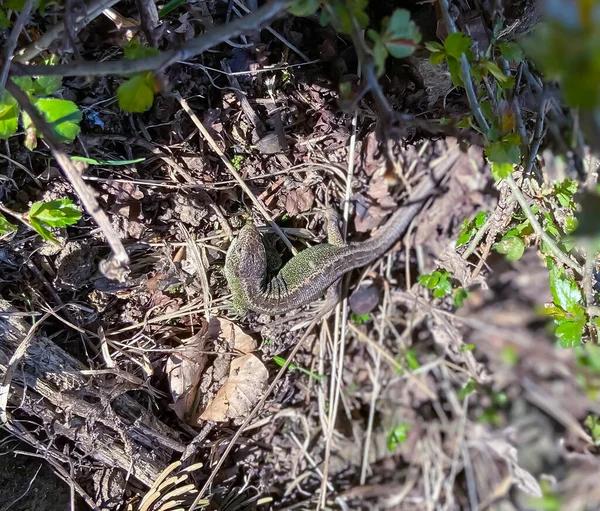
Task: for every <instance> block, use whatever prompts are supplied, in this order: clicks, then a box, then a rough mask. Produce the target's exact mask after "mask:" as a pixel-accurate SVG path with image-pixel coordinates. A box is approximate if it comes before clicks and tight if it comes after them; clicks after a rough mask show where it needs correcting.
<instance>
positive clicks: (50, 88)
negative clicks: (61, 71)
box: [33, 76, 62, 96]
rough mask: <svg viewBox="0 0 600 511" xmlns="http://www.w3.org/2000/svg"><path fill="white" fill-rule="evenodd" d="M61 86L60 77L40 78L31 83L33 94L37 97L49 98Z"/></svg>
mask: <svg viewBox="0 0 600 511" xmlns="http://www.w3.org/2000/svg"><path fill="white" fill-rule="evenodd" d="M61 85H62V76H40V77H39V78H38V79H37V80H36V81H35V82H33V93H34V94H36V95H37V96H49V95H50V94H53V93H54V92H56V91H57V90H58V89H59V88H60V86H61Z"/></svg>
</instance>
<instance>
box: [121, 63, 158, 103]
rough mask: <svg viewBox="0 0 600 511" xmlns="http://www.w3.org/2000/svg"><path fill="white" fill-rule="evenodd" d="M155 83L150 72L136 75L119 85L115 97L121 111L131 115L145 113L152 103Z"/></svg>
mask: <svg viewBox="0 0 600 511" xmlns="http://www.w3.org/2000/svg"><path fill="white" fill-rule="evenodd" d="M155 87H156V82H155V80H154V76H153V75H152V72H150V71H148V72H144V73H140V74H136V75H135V76H133V77H132V78H130V79H129V80H127V81H126V82H124V83H122V84H121V85H119V88H118V89H117V97H118V98H119V106H120V107H121V108H122V109H123V110H127V111H128V112H133V113H141V112H145V111H146V110H148V108H150V107H151V106H152V103H154V90H155Z"/></svg>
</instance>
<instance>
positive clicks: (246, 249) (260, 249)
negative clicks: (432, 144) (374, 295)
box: [225, 158, 456, 315]
mask: <svg viewBox="0 0 600 511" xmlns="http://www.w3.org/2000/svg"><path fill="white" fill-rule="evenodd" d="M455 159H456V158H454V159H452V158H449V160H451V162H450V166H451V165H452V164H453V163H454V161H455ZM446 163H448V162H446ZM445 167H446V168H445V169H444V170H448V165H445ZM439 175H440V173H439V172H438V176H439ZM438 180H439V177H438V178H437V179H436V178H435V177H434V179H430V178H429V179H428V178H425V179H424V181H423V182H422V183H421V184H420V185H419V186H418V187H417V188H416V189H415V190H414V195H416V199H415V200H414V201H413V202H412V203H411V204H409V205H407V206H404V207H401V208H399V209H398V210H397V211H396V212H394V213H393V214H392V216H391V217H390V219H389V220H388V221H387V222H386V224H385V225H384V226H383V227H381V228H380V230H379V232H378V233H377V234H376V235H374V236H373V237H372V238H370V239H368V240H366V241H362V242H353V243H348V244H341V241H339V239H341V237H340V238H337V237H336V236H332V234H331V231H330V237H329V238H330V243H323V244H320V245H315V246H313V247H309V248H307V249H305V250H303V251H301V252H299V253H298V254H297V255H296V256H294V257H293V258H292V259H291V260H290V261H288V262H287V263H286V264H285V265H284V266H283V267H282V268H281V270H279V273H277V275H275V276H274V277H272V278H270V279H268V278H267V250H266V248H265V245H264V242H263V239H262V236H261V234H260V233H259V231H258V229H257V228H256V226H255V225H254V224H253V223H248V224H247V225H245V226H244V227H243V228H242V229H241V230H240V233H239V235H238V237H237V238H235V239H234V240H233V242H232V243H231V246H230V247H229V250H228V251H227V255H226V258H225V277H226V279H227V282H228V285H229V289H230V291H231V293H232V296H233V304H234V308H235V309H236V310H237V312H239V313H241V314H244V313H246V312H247V311H248V310H252V311H254V312H258V313H261V314H269V315H277V314H283V313H285V312H288V311H290V310H293V309H297V308H299V307H301V306H303V305H306V304H308V303H310V302H312V301H314V300H316V299H317V298H320V297H321V296H323V295H324V294H325V293H326V292H327V290H328V289H329V288H330V287H331V286H332V285H333V284H335V283H336V282H337V281H338V280H339V279H340V278H341V277H342V276H343V275H344V274H345V273H347V272H349V271H351V270H354V269H356V268H360V267H362V266H365V265H366V264H368V263H370V262H372V261H374V260H376V259H378V258H379V257H381V256H382V255H383V254H385V253H386V252H387V251H388V250H389V249H390V247H391V246H392V245H393V244H394V243H395V242H396V241H397V240H398V239H399V238H400V237H401V236H402V235H403V234H404V232H405V231H406V229H407V228H408V226H409V225H410V223H411V222H412V220H413V219H414V218H415V216H416V215H417V214H418V212H419V211H420V209H421V207H422V206H423V202H424V200H425V199H426V198H427V197H428V196H430V195H431V192H432V191H433V190H434V189H435V187H436V186H437V181H438ZM330 227H331V226H330Z"/></svg>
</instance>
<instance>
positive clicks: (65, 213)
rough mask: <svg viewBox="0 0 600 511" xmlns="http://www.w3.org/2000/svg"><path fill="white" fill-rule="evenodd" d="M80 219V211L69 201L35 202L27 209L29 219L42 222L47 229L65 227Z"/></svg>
mask: <svg viewBox="0 0 600 511" xmlns="http://www.w3.org/2000/svg"><path fill="white" fill-rule="evenodd" d="M80 218H81V211H79V209H78V208H77V206H76V205H75V204H73V201H72V200H69V199H57V200H53V201H49V202H36V203H34V204H33V205H32V206H31V208H30V209H29V219H30V220H33V219H35V220H37V221H39V222H42V223H44V224H46V225H48V226H49V227H67V226H69V225H73V224H75V223H77V222H78V221H79V219H80Z"/></svg>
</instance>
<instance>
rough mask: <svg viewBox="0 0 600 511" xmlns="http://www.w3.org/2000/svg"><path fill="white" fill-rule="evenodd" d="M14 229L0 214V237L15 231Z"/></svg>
mask: <svg viewBox="0 0 600 511" xmlns="http://www.w3.org/2000/svg"><path fill="white" fill-rule="evenodd" d="M16 229H17V226H16V225H13V224H11V223H10V222H9V221H8V220H7V219H6V217H5V216H4V215H2V214H0V235H3V234H6V233H7V232H11V231H15V230H16Z"/></svg>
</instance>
